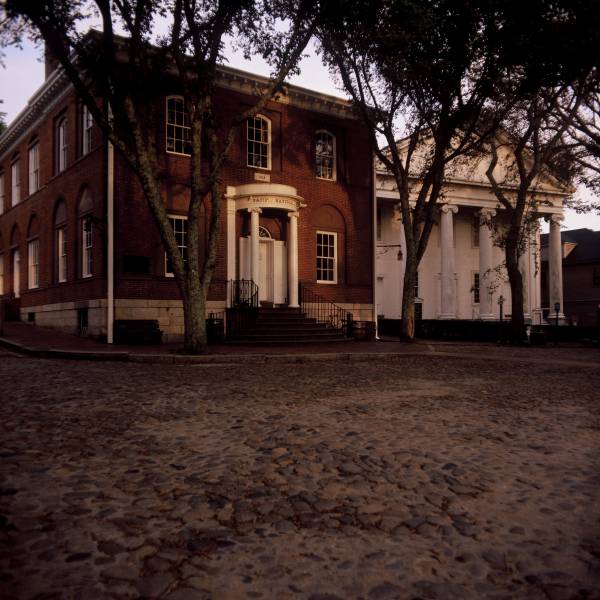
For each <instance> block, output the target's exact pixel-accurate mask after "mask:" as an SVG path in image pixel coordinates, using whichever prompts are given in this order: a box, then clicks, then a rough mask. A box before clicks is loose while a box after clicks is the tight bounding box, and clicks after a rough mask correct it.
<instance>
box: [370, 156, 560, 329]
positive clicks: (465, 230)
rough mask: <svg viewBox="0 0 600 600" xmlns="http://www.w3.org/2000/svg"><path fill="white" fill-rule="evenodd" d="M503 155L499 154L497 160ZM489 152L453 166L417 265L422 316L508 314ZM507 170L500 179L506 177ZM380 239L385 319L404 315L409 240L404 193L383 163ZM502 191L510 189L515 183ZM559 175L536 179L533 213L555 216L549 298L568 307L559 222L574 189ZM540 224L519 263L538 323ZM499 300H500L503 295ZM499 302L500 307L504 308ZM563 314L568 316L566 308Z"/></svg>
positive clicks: (379, 295) (528, 309)
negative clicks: (403, 209) (404, 221)
mask: <svg viewBox="0 0 600 600" xmlns="http://www.w3.org/2000/svg"><path fill="white" fill-rule="evenodd" d="M501 165H502V162H501V161H500V162H499V168H502V167H501ZM486 168H487V165H486V161H485V158H482V159H480V160H477V161H475V162H470V163H469V164H468V165H467V164H462V165H460V166H457V167H454V168H449V169H448V172H447V176H446V179H445V185H444V189H443V191H442V194H441V197H442V198H443V201H442V202H440V207H439V210H438V212H437V220H436V223H435V225H434V228H433V230H432V232H431V237H430V239H429V244H428V246H427V250H426V252H425V255H424V256H423V259H422V260H421V263H420V265H419V267H418V282H417V285H416V289H415V292H416V298H417V300H416V315H417V318H422V319H467V320H488V321H492V320H497V319H499V318H500V311H501V310H502V311H503V317H504V318H507V317H508V316H509V315H510V305H511V304H510V297H511V294H510V285H509V283H508V277H507V275H506V270H505V269H504V268H503V266H502V265H503V263H504V251H503V249H502V248H501V247H500V246H499V240H498V236H497V234H496V233H495V232H494V231H495V227H494V225H496V227H500V228H501V227H502V221H503V210H502V208H501V207H500V206H499V204H498V201H497V200H496V198H495V196H494V194H493V192H492V190H491V187H490V185H489V183H488V181H487V177H486V175H485V172H486ZM502 179H503V177H502V175H499V176H498V180H500V181H502ZM376 182H377V189H376V196H377V234H376V237H377V241H376V279H377V283H376V286H377V287H376V294H375V298H376V304H377V314H378V315H379V317H380V318H382V319H386V320H387V319H392V320H395V319H400V318H401V313H402V285H403V277H404V256H405V242H404V231H403V227H402V222H401V215H400V211H399V209H398V207H397V204H398V201H399V196H398V192H397V189H396V184H395V181H394V178H393V177H392V176H391V175H390V174H389V173H388V172H387V171H386V170H385V169H384V168H383V167H382V166H381V165H379V167H378V168H377V174H376ZM505 191H507V192H508V193H510V189H509V188H506V189H505ZM569 193H570V191H569V190H566V189H565V188H564V187H563V186H561V185H559V184H558V182H556V181H554V180H552V179H550V178H547V179H545V180H544V181H541V182H538V185H537V186H536V194H537V198H538V202H537V213H536V214H535V219H536V220H538V221H541V220H543V219H545V220H547V221H549V223H550V232H551V233H550V253H549V254H550V264H551V270H550V277H549V280H550V282H551V283H550V288H551V294H550V299H549V301H550V303H551V304H550V305H551V306H554V303H555V302H558V303H560V306H561V307H563V297H562V269H561V260H560V222H561V221H562V217H563V200H564V198H565V197H566V196H567V195H569ZM539 235H540V234H539V227H532V229H531V233H530V235H529V239H528V242H527V244H526V248H525V250H524V253H523V254H522V256H521V259H520V270H521V274H522V276H523V282H524V312H525V318H526V320H527V321H528V322H530V323H533V324H541V323H542V322H543V321H544V316H543V315H544V312H547V310H546V311H544V309H545V308H547V307H546V306H544V303H543V301H542V296H541V273H540V242H539ZM499 300H500V302H499ZM501 306H502V308H501ZM561 318H564V314H563V313H562V308H561Z"/></svg>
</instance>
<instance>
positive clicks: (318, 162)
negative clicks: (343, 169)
mask: <svg viewBox="0 0 600 600" xmlns="http://www.w3.org/2000/svg"><path fill="white" fill-rule="evenodd" d="M315 166H316V174H317V177H318V178H319V179H329V180H335V178H336V164H335V136H334V135H333V134H332V133H329V131H325V130H320V131H317V135H316V140H315Z"/></svg>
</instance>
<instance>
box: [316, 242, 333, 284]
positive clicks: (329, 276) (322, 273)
mask: <svg viewBox="0 0 600 600" xmlns="http://www.w3.org/2000/svg"><path fill="white" fill-rule="evenodd" d="M336 241H337V234H336V233H326V232H323V231H317V281H318V282H321V283H337V253H336Z"/></svg>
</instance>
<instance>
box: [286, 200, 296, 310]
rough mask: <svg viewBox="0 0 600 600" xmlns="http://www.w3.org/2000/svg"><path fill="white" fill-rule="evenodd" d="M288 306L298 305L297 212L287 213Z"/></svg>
mask: <svg viewBox="0 0 600 600" xmlns="http://www.w3.org/2000/svg"><path fill="white" fill-rule="evenodd" d="M288 217H289V219H290V222H289V228H288V232H289V237H288V248H287V252H288V273H287V276H288V306H290V307H292V308H295V307H297V306H298V213H297V212H290V213H288Z"/></svg>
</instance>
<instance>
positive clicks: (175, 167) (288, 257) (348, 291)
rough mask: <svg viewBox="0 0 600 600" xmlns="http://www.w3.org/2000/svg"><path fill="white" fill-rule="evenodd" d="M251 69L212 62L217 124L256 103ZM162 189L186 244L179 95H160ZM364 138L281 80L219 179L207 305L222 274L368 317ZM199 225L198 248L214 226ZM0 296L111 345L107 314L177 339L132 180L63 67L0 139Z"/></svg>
mask: <svg viewBox="0 0 600 600" xmlns="http://www.w3.org/2000/svg"><path fill="white" fill-rule="evenodd" d="M263 82H264V80H263V79H262V78H260V77H257V76H254V75H251V74H248V73H244V72H242V71H238V70H235V69H229V68H222V69H220V71H219V84H218V90H217V93H216V96H217V97H216V98H215V102H214V104H215V106H216V107H218V109H217V110H218V114H217V118H218V119H220V120H221V121H223V122H228V120H230V117H231V116H232V115H236V114H239V113H240V112H241V111H242V110H244V109H245V108H247V107H248V106H249V105H251V103H252V102H253V97H252V94H253V89H254V88H255V86H256V84H257V83H259V84H260V83H263ZM156 103H157V105H158V106H159V107H160V109H161V110H159V111H158V113H159V114H161V115H162V116H161V119H160V122H158V123H156V124H154V126H155V127H157V128H159V129H160V130H161V131H162V132H164V135H161V136H160V139H161V140H162V142H161V144H162V145H161V147H160V148H159V151H158V152H159V163H160V167H161V172H162V174H163V176H162V181H163V182H164V184H163V198H164V202H165V204H166V206H167V210H168V213H169V215H170V218H171V222H172V225H173V228H174V232H175V235H176V238H177V240H178V243H179V246H180V249H181V251H182V253H184V254H185V252H186V236H187V223H186V212H187V206H188V199H189V184H188V181H189V168H190V158H189V151H188V150H189V149H188V148H187V146H186V143H187V142H186V139H187V132H186V127H187V125H186V119H185V115H184V114H183V99H182V98H181V97H180V96H178V95H177V94H176V93H174V92H173V90H168V89H166V90H162V93H160V94H157V97H156ZM369 148H370V146H369V137H368V134H367V132H366V130H365V129H364V127H363V126H362V125H361V124H360V122H359V121H358V120H357V119H356V117H355V115H354V114H353V111H352V107H351V105H350V104H349V103H348V102H346V101H344V100H341V99H338V98H334V97H330V96H325V95H322V94H319V93H316V92H312V91H309V90H305V89H302V88H298V87H294V86H289V87H288V88H287V90H286V93H285V94H282V95H280V97H278V99H277V100H275V101H273V102H270V103H269V104H268V105H267V107H266V108H265V110H263V111H262V112H261V114H259V115H257V116H256V117H254V118H251V119H249V120H248V121H247V123H245V124H244V125H243V126H241V127H240V128H239V130H238V131H237V132H236V139H235V142H234V144H233V146H232V149H231V152H230V154H229V157H228V160H227V162H226V164H225V166H224V167H223V170H222V172H221V180H222V182H223V189H224V195H223V199H222V203H223V204H222V215H223V218H222V224H221V235H220V236H219V241H218V256H219V260H218V264H217V267H216V271H215V275H214V279H213V283H212V285H211V288H210V292H209V298H208V300H209V303H208V306H209V310H212V311H220V310H224V309H225V308H226V306H227V303H228V293H227V290H228V286H229V285H230V283H229V282H231V281H232V280H236V279H252V280H254V281H255V282H256V283H257V284H258V285H259V295H260V300H261V301H262V302H263V303H266V304H269V305H270V304H273V305H289V306H297V305H298V292H297V290H298V283H299V282H302V283H303V284H304V285H307V286H309V287H311V289H313V290H314V291H315V292H317V293H318V294H320V295H321V296H323V297H325V298H327V299H328V300H330V301H332V302H335V303H336V304H338V305H340V306H341V307H343V308H344V309H346V310H347V311H349V312H351V313H352V314H353V316H354V318H355V319H359V320H371V319H372V313H373V298H372V287H373V286H372V281H373V231H372V222H373V220H372V214H373V198H372V196H373V194H372V189H373V181H372V162H371V154H370V149H369ZM202 214H203V218H202V219H201V231H200V233H201V238H202V237H203V238H204V240H205V243H206V238H207V231H208V222H207V215H206V213H205V212H203V213H202ZM0 297H2V298H3V299H4V300H5V303H6V305H7V310H8V313H9V316H10V314H12V315H13V317H18V318H20V319H22V320H24V321H30V322H35V323H36V324H38V325H42V326H48V327H54V328H57V329H60V330H63V331H68V332H77V331H80V332H85V333H87V334H89V335H93V336H99V337H108V338H110V335H108V334H109V330H110V329H111V323H112V322H113V320H114V319H157V320H158V322H159V326H160V328H161V329H162V330H163V332H164V334H165V335H164V338H163V339H166V340H168V341H175V340H177V339H179V338H180V337H181V335H182V332H183V313H182V308H181V301H180V298H179V292H178V289H177V286H176V284H175V281H174V279H173V276H172V272H171V267H170V265H169V263H168V261H167V260H166V256H165V252H164V248H163V246H162V243H161V241H160V237H159V234H158V231H157V228H156V226H155V224H154V221H153V219H152V217H151V214H150V211H149V209H148V208H147V206H146V201H145V198H144V196H143V194H142V190H141V187H140V184H139V182H138V181H137V178H136V177H135V176H134V175H133V174H132V173H131V171H130V169H129V168H128V166H127V164H126V162H125V160H124V158H123V157H122V156H121V155H120V154H119V153H118V152H116V151H113V150H112V148H111V147H110V145H109V144H107V143H106V141H105V140H104V138H103V135H102V134H101V132H100V130H99V129H98V128H97V127H96V126H95V124H94V123H93V120H92V119H91V117H90V115H89V113H88V111H87V109H86V108H85V106H83V105H82V103H81V102H80V101H79V100H78V98H77V96H76V94H75V92H74V90H73V88H72V86H71V85H70V84H69V83H68V81H67V80H66V77H65V75H64V74H63V73H62V71H61V70H60V69H59V70H54V71H53V72H50V73H48V75H47V79H46V81H45V83H44V85H43V86H42V87H41V88H40V90H39V91H38V92H37V93H36V94H35V95H34V96H33V97H32V98H31V100H30V101H29V103H28V105H27V106H26V108H25V109H24V110H23V111H22V112H21V113H20V114H19V115H18V116H17V118H16V119H15V120H14V122H13V123H11V124H10V126H9V127H8V129H7V130H6V131H5V133H4V134H3V135H2V137H0Z"/></svg>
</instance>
